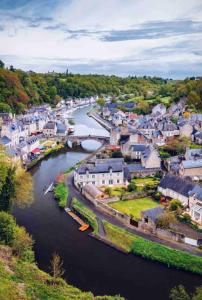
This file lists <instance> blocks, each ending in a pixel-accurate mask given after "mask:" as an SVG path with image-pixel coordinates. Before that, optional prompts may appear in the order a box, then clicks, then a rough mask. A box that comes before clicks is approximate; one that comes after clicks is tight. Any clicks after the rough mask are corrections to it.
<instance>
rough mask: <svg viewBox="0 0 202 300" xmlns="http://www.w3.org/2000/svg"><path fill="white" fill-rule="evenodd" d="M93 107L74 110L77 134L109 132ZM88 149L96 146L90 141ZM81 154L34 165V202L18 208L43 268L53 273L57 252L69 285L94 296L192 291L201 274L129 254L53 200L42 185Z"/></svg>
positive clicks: (158, 299)
mask: <svg viewBox="0 0 202 300" xmlns="http://www.w3.org/2000/svg"><path fill="white" fill-rule="evenodd" d="M88 109H89V108H87V107H85V108H80V109H78V110H76V111H75V112H74V113H73V116H74V119H75V122H76V125H75V134H101V135H107V134H108V133H107V132H106V131H105V129H103V128H102V127H101V126H100V125H99V124H98V123H97V122H95V121H94V120H93V119H91V118H89V117H88V116H87V115H86V112H87V111H88ZM86 147H88V149H89V148H91V149H94V148H96V147H98V144H97V143H96V142H90V141H88V142H86ZM86 155H87V154H86V153H82V152H64V153H59V154H56V155H54V156H52V157H50V158H47V159H45V160H43V161H42V162H41V163H40V164H39V165H38V166H36V167H35V168H33V169H32V174H33V180H34V202H33V204H32V205H31V206H30V207H28V208H25V209H19V208H17V209H15V210H14V215H15V217H16V219H17V223H18V224H19V225H23V226H24V227H25V228H26V229H27V231H28V232H29V233H30V234H31V235H32V236H33V238H34V240H35V246H34V250H35V253H36V261H37V263H38V265H39V267H40V268H42V269H43V270H45V271H50V269H49V266H50V259H51V256H52V254H53V253H54V252H55V251H56V252H58V253H59V255H60V256H61V258H62V260H63V262H64V264H63V267H64V269H65V275H64V276H65V278H66V279H67V281H68V282H69V283H70V284H73V285H74V286H76V287H78V288H80V289H82V290H85V291H92V292H93V293H95V294H96V295H98V294H99V295H104V294H107V295H114V294H120V295H122V296H124V297H126V299H128V300H134V299H137V300H139V299H140V300H147V299H155V300H166V299H168V297H169V291H170V289H171V288H173V287H174V286H176V285H179V284H183V285H184V286H185V287H186V288H187V289H188V290H189V291H193V289H194V288H195V287H196V286H199V285H201V284H202V280H201V277H200V276H197V275H193V274H191V273H188V272H183V271H180V270H176V269H174V268H168V267H166V266H165V265H162V264H160V263H156V262H152V261H149V260H146V259H143V258H141V257H138V256H135V255H132V254H131V255H126V254H123V253H121V252H118V251H116V250H115V249H113V248H111V247H109V246H107V245H105V244H103V243H101V242H99V241H97V240H95V239H93V238H92V237H90V236H88V233H81V232H80V231H79V230H78V224H77V223H75V221H73V220H72V219H71V218H70V217H69V216H68V215H67V214H66V213H65V212H64V211H63V210H61V209H60V208H59V207H58V205H57V203H56V202H55V201H54V199H53V196H52V194H51V193H49V194H47V195H46V196H44V195H43V188H44V186H47V185H49V184H50V183H51V182H52V181H53V180H54V178H55V176H56V175H57V174H58V173H59V172H61V171H64V170H66V169H67V168H69V167H71V166H73V165H74V164H75V163H76V162H78V161H79V160H81V159H83V158H84V157H86Z"/></svg>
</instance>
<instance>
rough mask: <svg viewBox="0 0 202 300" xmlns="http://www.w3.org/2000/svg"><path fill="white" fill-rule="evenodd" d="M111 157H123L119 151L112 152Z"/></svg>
mask: <svg viewBox="0 0 202 300" xmlns="http://www.w3.org/2000/svg"><path fill="white" fill-rule="evenodd" d="M112 157H113V158H121V157H123V155H122V152H121V151H113V152H112Z"/></svg>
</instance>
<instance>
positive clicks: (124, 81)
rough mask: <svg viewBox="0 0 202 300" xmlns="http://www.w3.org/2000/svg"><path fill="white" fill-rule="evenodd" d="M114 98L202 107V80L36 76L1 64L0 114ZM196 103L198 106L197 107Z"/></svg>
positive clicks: (76, 75)
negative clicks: (182, 100) (179, 101)
mask: <svg viewBox="0 0 202 300" xmlns="http://www.w3.org/2000/svg"><path fill="white" fill-rule="evenodd" d="M94 95H98V96H102V95H112V96H114V97H119V98H120V99H121V100H127V99H128V98H130V97H142V98H143V99H149V98H154V97H158V96H159V95H160V96H162V97H167V96H169V97H171V98H172V99H174V100H175V99H178V98H179V97H180V96H184V95H186V96H189V99H190V101H189V102H190V105H194V106H196V108H197V109H201V108H202V104H201V98H202V79H199V80H195V78H191V79H185V80H183V81H179V80H178V81H174V80H168V79H163V78H159V77H148V76H143V77H136V76H129V77H125V78H122V77H117V76H105V75H96V74H95V75H93V74H90V75H79V74H65V73H54V72H53V73H45V74H42V73H35V72H31V71H30V72H24V71H22V70H16V69H14V68H13V67H12V66H11V67H10V69H9V70H8V69H5V68H4V64H3V62H2V61H0V112H8V111H13V112H16V113H20V112H22V111H24V109H25V108H27V107H29V106H31V105H37V104H40V103H50V104H51V105H54V104H56V103H57V102H58V101H59V100H60V99H61V98H65V99H66V98H68V97H89V96H94ZM195 104H196V105H195Z"/></svg>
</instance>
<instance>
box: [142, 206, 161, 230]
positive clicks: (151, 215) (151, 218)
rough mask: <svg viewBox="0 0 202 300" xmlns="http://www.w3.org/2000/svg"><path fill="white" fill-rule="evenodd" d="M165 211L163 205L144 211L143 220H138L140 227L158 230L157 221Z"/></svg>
mask: <svg viewBox="0 0 202 300" xmlns="http://www.w3.org/2000/svg"><path fill="white" fill-rule="evenodd" d="M163 212H164V209H163V208H162V207H161V206H157V207H154V208H151V209H147V210H144V211H142V212H141V220H140V221H139V222H138V228H140V229H142V230H147V231H149V232H151V233H154V232H155V231H156V222H157V220H158V218H159V216H160V215H162V214H163Z"/></svg>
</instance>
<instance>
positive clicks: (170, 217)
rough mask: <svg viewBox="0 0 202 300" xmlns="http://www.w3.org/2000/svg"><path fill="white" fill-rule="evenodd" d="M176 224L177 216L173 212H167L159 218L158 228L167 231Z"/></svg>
mask: <svg viewBox="0 0 202 300" xmlns="http://www.w3.org/2000/svg"><path fill="white" fill-rule="evenodd" d="M175 223H176V218H175V215H174V214H173V213H171V212H167V211H165V212H164V213H163V214H161V215H160V216H159V217H158V220H157V227H160V228H164V229H167V228H169V227H170V225H171V224H175Z"/></svg>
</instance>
